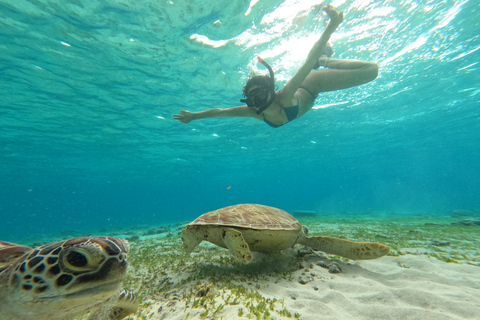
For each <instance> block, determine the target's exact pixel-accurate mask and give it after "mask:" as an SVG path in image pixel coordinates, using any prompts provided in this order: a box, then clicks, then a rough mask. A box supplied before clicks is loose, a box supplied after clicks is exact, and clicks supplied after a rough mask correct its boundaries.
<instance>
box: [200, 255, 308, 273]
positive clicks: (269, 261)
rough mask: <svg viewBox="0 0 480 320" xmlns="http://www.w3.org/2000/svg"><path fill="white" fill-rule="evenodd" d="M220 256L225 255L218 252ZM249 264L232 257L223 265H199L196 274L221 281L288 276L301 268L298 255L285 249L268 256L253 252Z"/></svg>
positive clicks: (207, 263) (205, 263)
mask: <svg viewBox="0 0 480 320" xmlns="http://www.w3.org/2000/svg"><path fill="white" fill-rule="evenodd" d="M219 253H220V254H227V252H224V250H221V252H220V250H219ZM253 255H254V257H255V258H254V259H253V261H252V262H250V263H242V262H239V261H236V260H235V259H234V258H233V257H232V258H230V259H228V260H227V261H226V262H223V263H218V262H215V263H209V262H204V263H201V264H200V263H199V264H198V267H197V272H198V273H199V274H201V275H202V276H204V277H210V278H213V279H221V278H224V277H230V276H232V275H233V276H237V275H238V276H257V275H258V276H260V275H273V274H289V273H291V272H293V271H296V270H298V269H299V268H301V261H300V260H299V257H300V255H299V253H298V251H297V250H296V249H286V250H283V251H279V252H271V253H268V254H264V253H260V252H254V253H253Z"/></svg>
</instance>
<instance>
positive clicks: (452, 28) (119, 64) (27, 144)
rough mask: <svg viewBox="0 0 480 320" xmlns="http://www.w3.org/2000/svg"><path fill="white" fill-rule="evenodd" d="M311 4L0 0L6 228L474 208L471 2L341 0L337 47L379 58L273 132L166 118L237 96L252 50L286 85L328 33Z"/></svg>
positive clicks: (477, 199) (241, 122)
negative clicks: (371, 73)
mask: <svg viewBox="0 0 480 320" xmlns="http://www.w3.org/2000/svg"><path fill="white" fill-rule="evenodd" d="M317 2H318V1H284V2H282V1H271V0H270V1H259V2H258V3H256V4H255V5H253V7H251V10H250V11H249V10H248V9H249V5H250V2H249V1H231V2H224V1H218V0H215V1H212V0H211V1H201V2H200V1H193V2H191V1H150V0H146V1H133V0H132V1H128V0H125V1H114V0H104V1H90V0H89V1H46V0H43V1H26V0H23V1H21V0H1V1H0V10H1V12H2V14H1V15H0V26H1V28H0V53H1V54H0V74H1V76H0V91H1V99H0V152H1V157H0V178H1V181H2V183H1V185H0V188H1V190H0V221H1V223H0V235H1V239H2V240H9V241H21V240H22V239H25V238H27V239H36V238H40V237H43V236H45V235H53V236H55V235H67V234H72V231H76V232H77V233H78V234H88V233H99V232H109V230H112V229H114V228H119V227H123V228H129V227H135V226H138V225H161V224H166V223H177V222H184V221H188V220H191V219H193V218H195V217H196V216H198V215H199V214H201V213H203V212H206V211H209V210H213V209H216V208H218V207H222V206H227V205H231V204H236V203H242V202H253V203H262V204H267V205H272V206H276V207H280V208H282V209H284V210H287V211H290V212H292V211H294V210H315V211H317V212H319V213H320V214H338V215H341V214H345V213H348V214H359V215H366V214H377V213H378V214H383V215H395V216H396V215H399V214H412V213H413V214H438V215H443V214H449V213H451V212H455V211H459V210H466V211H469V212H471V213H473V214H475V213H476V214H478V212H480V147H479V142H480V139H479V138H480V111H479V102H480V94H479V93H480V88H479V83H480V72H479V70H478V69H479V64H478V61H479V58H480V50H479V49H480V37H479V35H478V30H480V22H479V21H480V8H479V6H478V4H476V2H475V1H472V0H470V1H468V0H466V1H442V2H438V1H408V0H407V1H398V0H396V1H376V2H373V1H372V3H370V2H369V1H360V0H358V1H334V2H332V4H334V5H336V6H338V8H339V9H340V10H344V11H345V13H346V18H345V21H344V23H343V24H342V25H341V26H340V27H339V29H338V30H337V32H336V33H335V34H334V36H333V38H332V42H333V46H334V50H335V56H334V57H335V58H345V59H362V60H370V61H376V62H377V63H379V65H380V68H381V70H380V76H379V77H378V78H377V79H376V80H375V81H374V82H372V83H369V84H366V85H363V86H361V87H357V88H351V89H347V90H343V91H339V92H330V93H325V94H322V95H320V96H319V98H318V99H317V101H316V105H315V107H314V108H315V109H314V110H312V111H310V112H309V113H307V114H306V115H305V116H304V117H302V118H300V119H298V120H296V121H294V122H292V123H288V124H287V125H285V126H283V127H281V128H278V129H273V128H270V127H268V126H267V125H266V124H264V123H262V122H260V121H258V120H255V119H244V118H216V119H205V120H200V121H194V122H191V123H189V124H183V123H179V122H176V121H175V120H173V119H172V114H174V113H178V112H179V111H180V110H182V109H186V110H190V111H201V110H204V109H207V108H211V107H231V106H235V105H239V99H240V98H242V94H241V93H242V88H243V85H244V84H245V82H246V80H247V79H248V76H249V75H250V73H251V71H252V70H255V71H258V72H260V73H262V72H266V71H265V69H264V68H262V67H261V66H259V65H258V64H256V63H255V60H256V59H255V57H256V56H257V55H258V54H260V55H262V57H264V58H265V59H266V60H267V61H269V62H270V63H271V65H272V66H273V68H274V69H275V70H276V79H277V85H278V86H279V87H281V86H283V85H284V84H285V81H286V80H288V79H289V78H290V77H291V76H292V75H293V74H294V72H295V71H296V69H297V68H298V67H299V66H300V64H301V63H302V61H303V60H304V59H305V57H306V54H307V53H308V51H309V50H310V47H311V45H312V44H313V42H314V41H315V40H316V39H317V38H318V37H319V35H320V34H321V32H322V30H323V29H324V26H325V17H324V16H323V15H321V14H317V13H316V12H315V11H313V10H310V9H311V7H312V6H313V5H314V4H316V3H317ZM195 3H198V4H195ZM253 3H254V2H253V1H252V4H253ZM247 13H248V14H247Z"/></svg>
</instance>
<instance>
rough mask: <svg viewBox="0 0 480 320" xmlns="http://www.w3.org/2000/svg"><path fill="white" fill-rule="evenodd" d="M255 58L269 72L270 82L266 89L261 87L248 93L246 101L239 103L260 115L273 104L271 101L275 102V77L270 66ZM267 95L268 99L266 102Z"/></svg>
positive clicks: (242, 100)
mask: <svg viewBox="0 0 480 320" xmlns="http://www.w3.org/2000/svg"><path fill="white" fill-rule="evenodd" d="M257 58H258V62H260V63H261V64H263V65H264V66H265V67H266V68H267V69H268V71H269V72H270V79H271V81H272V82H271V84H270V86H268V87H265V86H262V87H258V88H255V89H253V90H250V92H249V93H248V94H247V95H246V99H241V100H240V102H242V103H246V104H247V106H248V107H250V108H254V109H255V111H256V112H257V114H260V113H262V112H263V111H264V110H265V109H267V108H268V107H269V106H270V105H271V104H272V103H273V101H275V77H274V73H273V69H272V67H270V65H269V64H268V63H266V62H265V60H263V59H262V58H260V57H257ZM269 93H270V99H268V100H267V98H268V94H269Z"/></svg>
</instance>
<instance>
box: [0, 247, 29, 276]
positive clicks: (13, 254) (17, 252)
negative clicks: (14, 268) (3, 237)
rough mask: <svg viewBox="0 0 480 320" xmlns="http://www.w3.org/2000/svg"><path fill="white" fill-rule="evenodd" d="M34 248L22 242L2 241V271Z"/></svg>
mask: <svg viewBox="0 0 480 320" xmlns="http://www.w3.org/2000/svg"><path fill="white" fill-rule="evenodd" d="M32 250H33V249H32V248H29V247H25V246H22V245H20V244H16V243H12V242H7V241H0V273H1V272H2V271H4V270H5V269H6V268H7V267H8V266H9V265H10V263H12V262H15V261H16V260H17V259H18V258H19V257H21V256H22V255H24V254H26V253H27V252H30V251H32Z"/></svg>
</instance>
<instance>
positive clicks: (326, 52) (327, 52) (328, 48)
mask: <svg viewBox="0 0 480 320" xmlns="http://www.w3.org/2000/svg"><path fill="white" fill-rule="evenodd" d="M331 56H333V47H332V45H331V44H330V43H327V44H326V45H325V48H323V51H322V54H321V55H320V58H318V61H317V63H316V64H315V66H313V69H318V68H320V67H321V66H325V62H326V61H327V60H328V58H330V57H331Z"/></svg>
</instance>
